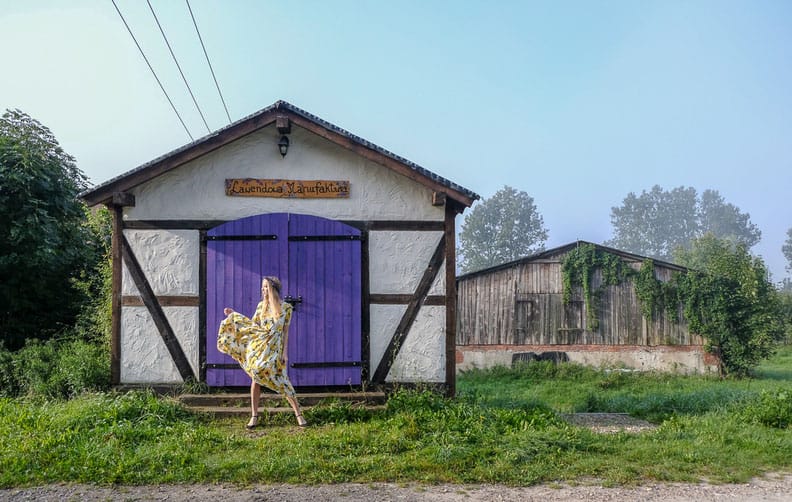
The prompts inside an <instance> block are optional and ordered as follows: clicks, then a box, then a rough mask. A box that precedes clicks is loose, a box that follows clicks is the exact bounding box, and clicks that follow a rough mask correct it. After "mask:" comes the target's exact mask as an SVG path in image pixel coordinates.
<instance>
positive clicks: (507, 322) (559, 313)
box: [457, 255, 702, 346]
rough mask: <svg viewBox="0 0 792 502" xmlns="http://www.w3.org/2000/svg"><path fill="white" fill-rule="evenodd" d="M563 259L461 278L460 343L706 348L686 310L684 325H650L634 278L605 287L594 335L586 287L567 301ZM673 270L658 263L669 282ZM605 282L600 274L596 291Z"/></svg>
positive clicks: (661, 316)
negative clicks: (691, 329) (692, 330)
mask: <svg viewBox="0 0 792 502" xmlns="http://www.w3.org/2000/svg"><path fill="white" fill-rule="evenodd" d="M560 258H561V256H560V255H559V256H557V257H551V258H545V259H537V260H533V261H528V262H519V263H517V264H515V265H514V266H512V267H506V268H502V269H496V270H493V271H491V272H487V273H482V274H478V275H476V274H474V275H472V276H470V277H468V278H463V279H461V280H459V281H458V284H457V290H458V292H457V294H458V325H457V345H572V344H577V345H647V346H653V345H702V339H701V337H700V336H698V335H691V334H690V332H689V331H688V328H687V324H686V323H685V321H684V320H683V319H682V312H681V310H680V312H679V319H680V321H676V320H674V319H672V318H670V317H669V316H668V315H667V314H666V313H665V312H658V313H656V315H655V319H654V320H652V321H647V320H646V319H645V318H644V316H643V313H642V311H641V304H640V302H639V301H638V298H637V296H636V294H635V287H634V285H633V283H632V282H630V281H628V282H625V283H623V284H620V285H618V286H608V287H607V288H605V289H604V291H603V292H602V294H601V296H600V301H599V307H598V308H599V312H598V316H597V318H598V319H599V326H598V327H597V329H596V330H592V329H591V327H590V326H588V322H587V317H588V315H587V312H586V307H585V302H584V299H583V293H582V288H577V291H575V292H573V295H572V299H571V301H570V302H569V303H568V304H564V301H563V283H562V276H561V262H560ZM629 264H630V266H632V267H634V268H636V269H638V268H640V266H641V263H640V262H638V261H634V262H629ZM672 272H673V271H672V270H670V269H667V268H665V267H662V266H660V265H657V264H656V265H655V274H656V276H657V277H658V278H659V279H660V280H662V281H667V280H669V279H670V278H671V274H672ZM600 281H601V277H600V274H599V272H597V273H595V276H594V284H593V286H594V288H593V289H595V290H596V289H597V288H598V287H599V285H600ZM680 309H681V307H680Z"/></svg>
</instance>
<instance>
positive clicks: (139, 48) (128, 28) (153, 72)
mask: <svg viewBox="0 0 792 502" xmlns="http://www.w3.org/2000/svg"><path fill="white" fill-rule="evenodd" d="M110 1H111V2H113V7H115V10H116V12H118V15H119V16H120V17H121V21H123V22H124V26H126V29H127V31H128V32H129V36H131V37H132V40H133V41H134V42H135V45H137V48H138V50H139V51H140V55H141V56H143V60H144V61H145V62H146V64H147V65H148V67H149V70H151V74H152V75H154V79H155V80H156V81H157V84H159V87H160V89H162V93H163V94H165V97H166V98H167V99H168V103H170V105H171V108H173V113H175V114H176V116H177V117H179V122H181V125H182V127H184V130H185V132H186V133H187V136H189V137H190V141H195V139H194V138H193V135H192V134H190V130H189V129H187V125H186V124H185V123H184V120H182V118H181V115H179V111H178V110H177V109H176V106H174V104H173V101H172V100H171V98H170V96H168V92H167V91H166V90H165V87H163V86H162V82H160V79H159V77H158V76H157V72H155V71H154V68H153V67H152V66H151V63H149V60H148V58H147V57H146V54H145V53H144V52H143V49H142V48H141V47H140V44H139V43H138V41H137V39H136V38H135V35H134V34H133V33H132V29H131V28H130V27H129V25H128V24H127V22H126V19H124V15H123V14H121V10H120V9H119V8H118V5H116V3H115V0H110Z"/></svg>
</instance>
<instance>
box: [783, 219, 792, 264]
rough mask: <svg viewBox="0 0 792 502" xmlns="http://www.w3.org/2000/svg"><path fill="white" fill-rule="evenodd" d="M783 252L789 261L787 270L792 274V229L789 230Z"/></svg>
mask: <svg viewBox="0 0 792 502" xmlns="http://www.w3.org/2000/svg"><path fill="white" fill-rule="evenodd" d="M781 252H783V253H784V258H786V260H787V266H786V270H787V272H790V273H792V228H790V229H789V230H787V240H785V241H784V245H783V246H781Z"/></svg>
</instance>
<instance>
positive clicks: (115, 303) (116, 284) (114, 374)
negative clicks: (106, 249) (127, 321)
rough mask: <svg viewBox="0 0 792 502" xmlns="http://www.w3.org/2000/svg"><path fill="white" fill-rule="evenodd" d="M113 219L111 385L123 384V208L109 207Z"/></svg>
mask: <svg viewBox="0 0 792 502" xmlns="http://www.w3.org/2000/svg"><path fill="white" fill-rule="evenodd" d="M108 209H109V210H110V214H111V215H112V217H113V222H112V225H113V230H112V235H111V239H112V240H111V242H110V260H111V266H112V270H111V274H112V280H111V282H112V286H111V288H112V292H111V307H110V310H111V317H112V319H111V321H110V322H111V324H110V384H111V385H119V384H120V383H121V281H122V277H123V274H122V268H121V263H122V262H121V260H122V258H121V254H122V253H121V246H122V237H123V232H124V230H123V221H124V216H123V208H121V207H119V206H108Z"/></svg>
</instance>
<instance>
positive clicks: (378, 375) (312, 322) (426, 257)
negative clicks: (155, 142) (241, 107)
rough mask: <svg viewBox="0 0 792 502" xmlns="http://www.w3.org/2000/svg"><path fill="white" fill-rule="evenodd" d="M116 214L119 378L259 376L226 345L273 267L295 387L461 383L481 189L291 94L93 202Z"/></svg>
mask: <svg viewBox="0 0 792 502" xmlns="http://www.w3.org/2000/svg"><path fill="white" fill-rule="evenodd" d="M81 197H82V198H83V200H85V202H86V203H87V204H88V205H90V206H94V205H98V204H104V205H105V206H107V207H108V208H109V209H110V210H111V212H112V214H113V217H114V222H113V245H112V253H113V256H112V258H113V325H112V380H113V383H114V384H122V385H172V384H179V383H182V382H185V381H188V380H194V381H199V382H205V383H206V384H207V385H209V386H211V387H237V386H246V385H249V382H250V380H249V379H248V378H247V376H246V375H245V374H244V373H243V372H242V371H241V370H240V369H239V368H238V365H237V364H236V363H234V361H233V360H232V359H230V358H229V357H228V356H226V355H224V354H221V353H219V352H218V351H217V348H216V337H217V331H218V326H219V323H220V321H221V318H222V315H223V314H222V310H223V308H224V307H226V306H230V307H233V308H234V309H235V310H238V311H240V312H243V313H246V314H247V315H252V314H253V311H254V309H255V306H256V304H257V302H258V301H259V299H260V295H261V293H260V281H261V277H262V276H266V275H275V276H278V277H280V278H281V280H282V282H283V294H284V296H285V297H287V301H290V302H292V303H293V304H294V305H295V314H294V317H293V320H292V326H291V329H290V335H289V346H288V354H289V357H288V360H289V370H288V371H289V374H290V377H291V379H292V382H293V383H294V385H295V386H296V387H298V389H299V388H300V387H302V388H314V389H321V388H330V389H332V388H344V389H355V388H358V389H359V388H362V387H365V386H368V385H370V384H390V383H395V382H422V383H432V384H439V385H445V386H446V387H447V389H448V390H449V392H452V393H453V390H454V379H455V357H454V354H455V345H454V342H455V339H456V332H455V329H456V325H457V322H456V317H455V312H456V291H455V284H456V283H455V218H456V216H457V215H458V214H460V213H461V212H462V211H464V209H465V208H467V207H469V206H470V205H471V204H472V203H473V201H474V200H475V199H477V198H478V196H477V195H476V194H475V193H473V192H471V191H470V190H467V189H465V188H463V187H461V186H459V185H457V184H455V183H453V182H451V181H449V180H447V179H444V178H442V177H440V176H438V175H436V174H434V173H432V172H430V171H428V170H427V169H424V168H423V167H421V166H419V165H417V164H415V163H413V162H410V161H408V160H406V159H404V158H402V157H399V156H397V155H395V154H393V153H391V152H389V151H387V150H385V149H383V148H381V147H378V146H377V145H374V144H372V143H370V142H368V141H366V140H364V139H362V138H360V137H358V136H355V135H353V134H351V133H349V132H347V131H345V130H343V129H341V128H339V127H337V126H334V125H333V124H330V123H328V122H326V121H324V120H322V119H320V118H318V117H316V116H314V115H312V114H310V113H308V112H306V111H304V110H301V109H299V108H297V107H295V106H293V105H291V104H289V103H286V102H283V101H278V102H276V103H275V104H273V105H271V106H269V107H267V108H265V109H263V110H261V111H259V112H257V113H255V114H253V115H250V116H249V117H246V118H244V119H242V120H239V121H237V122H235V123H233V124H231V125H229V126H227V127H224V128H223V129H220V130H218V131H215V132H214V133H212V134H210V135H209V136H206V137H204V138H202V139H199V140H197V141H195V142H193V143H190V144H188V145H186V146H184V147H182V148H179V149H177V150H175V151H173V152H170V153H168V154H166V155H164V156H162V157H159V158H157V159H154V160H152V161H151V162H148V163H146V164H144V165H141V166H139V167H137V168H135V169H133V170H131V171H129V172H127V173H125V174H122V175H120V176H118V177H116V178H113V179H111V180H109V181H107V182H105V183H103V184H101V185H98V186H96V187H95V188H93V189H91V190H89V191H87V192H85V193H83V194H82V195H81Z"/></svg>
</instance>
